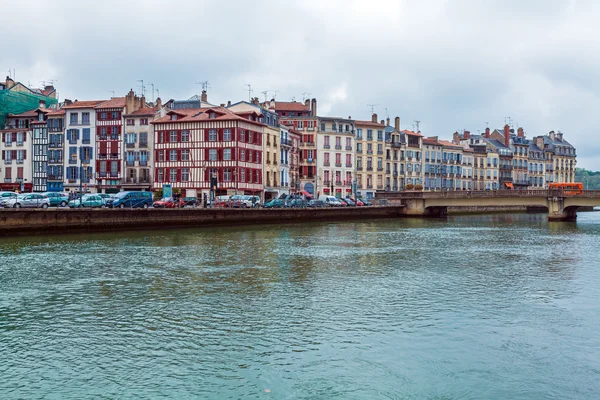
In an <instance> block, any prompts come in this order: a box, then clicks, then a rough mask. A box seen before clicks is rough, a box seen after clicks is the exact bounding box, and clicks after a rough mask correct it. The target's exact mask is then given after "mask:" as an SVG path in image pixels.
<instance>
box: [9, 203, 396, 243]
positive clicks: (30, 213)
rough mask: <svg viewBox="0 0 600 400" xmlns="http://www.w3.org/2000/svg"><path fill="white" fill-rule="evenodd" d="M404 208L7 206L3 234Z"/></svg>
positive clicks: (325, 217)
mask: <svg viewBox="0 0 600 400" xmlns="http://www.w3.org/2000/svg"><path fill="white" fill-rule="evenodd" d="M403 212H404V207H403V206H390V207H344V208H320V209H310V208H308V209H302V208H284V209H202V208H181V209H152V208H150V209H66V208H58V209H46V210H42V209H31V210H27V209H17V210H15V209H3V210H0V236H18V235H37V234H53V233H74V232H102V231H127V230H139V229H162V228H178V227H188V228H193V227H197V228H201V227H214V226H233V225H259V224H283V223H298V222H308V221H321V222H328V221H350V220H360V219H389V218H398V217H402V216H403Z"/></svg>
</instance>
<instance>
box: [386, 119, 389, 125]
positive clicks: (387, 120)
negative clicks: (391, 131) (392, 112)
mask: <svg viewBox="0 0 600 400" xmlns="http://www.w3.org/2000/svg"><path fill="white" fill-rule="evenodd" d="M386 122H387V124H386V126H390V117H387V119H386Z"/></svg>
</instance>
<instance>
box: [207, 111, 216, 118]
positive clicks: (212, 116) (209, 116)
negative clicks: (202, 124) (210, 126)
mask: <svg viewBox="0 0 600 400" xmlns="http://www.w3.org/2000/svg"><path fill="white" fill-rule="evenodd" d="M208 118H210V119H215V118H217V114H215V113H214V112H211V113H210V114H209V115H208Z"/></svg>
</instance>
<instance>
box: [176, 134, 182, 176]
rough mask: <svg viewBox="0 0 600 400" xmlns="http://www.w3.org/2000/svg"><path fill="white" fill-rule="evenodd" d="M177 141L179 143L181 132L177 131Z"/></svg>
mask: <svg viewBox="0 0 600 400" xmlns="http://www.w3.org/2000/svg"><path fill="white" fill-rule="evenodd" d="M177 141H178V142H180V143H181V131H177ZM180 172H181V171H180Z"/></svg>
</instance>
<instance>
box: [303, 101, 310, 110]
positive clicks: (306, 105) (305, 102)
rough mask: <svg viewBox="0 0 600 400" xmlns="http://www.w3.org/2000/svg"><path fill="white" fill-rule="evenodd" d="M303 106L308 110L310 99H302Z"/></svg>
mask: <svg viewBox="0 0 600 400" xmlns="http://www.w3.org/2000/svg"><path fill="white" fill-rule="evenodd" d="M304 106H305V107H306V108H308V109H309V110H310V99H306V100H304Z"/></svg>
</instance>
